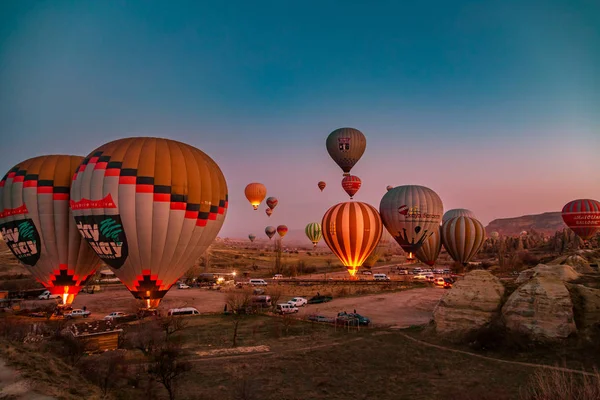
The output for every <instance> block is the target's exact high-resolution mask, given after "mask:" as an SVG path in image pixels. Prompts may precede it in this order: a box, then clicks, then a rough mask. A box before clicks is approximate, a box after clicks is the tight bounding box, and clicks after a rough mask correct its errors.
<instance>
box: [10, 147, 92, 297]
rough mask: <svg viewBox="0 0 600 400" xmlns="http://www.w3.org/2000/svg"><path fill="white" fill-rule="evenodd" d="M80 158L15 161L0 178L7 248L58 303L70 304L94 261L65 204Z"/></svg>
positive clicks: (81, 159)
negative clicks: (59, 300)
mask: <svg viewBox="0 0 600 400" xmlns="http://www.w3.org/2000/svg"><path fill="white" fill-rule="evenodd" d="M81 161H83V157H79V156H68V155H51V156H41V157H35V158H31V159H29V160H26V161H23V162H22V163H19V164H17V165H16V166H15V167H13V168H11V170H10V171H8V173H7V174H6V175H5V176H4V178H2V180H1V181H0V232H1V233H2V237H3V238H4V240H5V241H6V244H7V245H8V248H9V249H10V250H11V252H12V253H13V254H14V255H15V257H17V259H18V260H19V261H20V262H21V263H22V264H23V265H24V266H25V268H26V269H27V270H28V271H29V272H30V273H31V274H32V275H33V277H34V278H35V279H36V281H38V282H40V283H41V284H42V285H44V287H45V288H46V289H48V290H49V291H50V292H51V293H52V294H54V295H61V296H62V300H63V304H71V303H72V302H73V299H74V298H75V296H76V295H77V293H79V291H80V289H81V286H82V285H83V284H84V283H85V281H86V280H87V278H88V277H89V276H90V275H91V274H92V273H93V272H94V271H95V270H96V268H97V267H98V265H100V259H99V258H98V256H96V253H94V251H92V249H91V248H90V247H89V246H88V245H87V243H86V242H85V241H84V240H83V239H82V238H81V236H80V235H79V232H78V230H77V225H76V224H75V221H74V220H73V215H72V213H71V210H70V208H69V198H70V194H69V192H70V187H71V182H72V178H73V174H75V172H76V171H77V169H78V168H79V164H80V163H81Z"/></svg>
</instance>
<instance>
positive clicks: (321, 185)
mask: <svg viewBox="0 0 600 400" xmlns="http://www.w3.org/2000/svg"><path fill="white" fill-rule="evenodd" d="M317 186H318V187H319V189H321V192H322V191H323V189H325V186H327V184H326V183H325V182H323V181H320V182H319V183H318V184H317Z"/></svg>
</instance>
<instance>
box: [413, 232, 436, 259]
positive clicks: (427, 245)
mask: <svg viewBox="0 0 600 400" xmlns="http://www.w3.org/2000/svg"><path fill="white" fill-rule="evenodd" d="M441 249H442V236H441V227H438V229H437V230H434V231H433V235H431V236H429V238H427V240H425V241H424V242H423V245H422V246H421V247H420V248H419V250H417V251H416V252H415V257H417V258H418V259H419V261H421V262H422V263H424V264H427V265H429V266H433V265H434V264H435V262H436V260H437V258H438V256H439V255H440V250H441Z"/></svg>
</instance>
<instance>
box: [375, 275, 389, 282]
mask: <svg viewBox="0 0 600 400" xmlns="http://www.w3.org/2000/svg"><path fill="white" fill-rule="evenodd" d="M373 279H374V280H376V281H389V280H390V277H389V276H387V275H386V274H374V275H373Z"/></svg>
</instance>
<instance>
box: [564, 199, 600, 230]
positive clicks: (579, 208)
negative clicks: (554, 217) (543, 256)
mask: <svg viewBox="0 0 600 400" xmlns="http://www.w3.org/2000/svg"><path fill="white" fill-rule="evenodd" d="M562 218H563V221H565V224H566V225H567V226H568V227H569V228H570V229H571V230H572V231H573V232H574V233H575V234H576V235H577V236H579V237H580V238H582V239H583V240H589V239H591V238H592V237H593V236H594V235H595V234H596V232H598V231H599V230H600V202H598V201H596V200H591V199H578V200H573V201H571V202H569V203H567V204H565V206H564V207H563V209H562Z"/></svg>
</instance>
